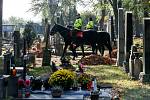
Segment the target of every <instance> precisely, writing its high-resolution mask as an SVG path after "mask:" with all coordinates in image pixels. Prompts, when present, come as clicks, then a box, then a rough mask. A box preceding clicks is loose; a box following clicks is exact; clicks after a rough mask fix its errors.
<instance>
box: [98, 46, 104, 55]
mask: <svg viewBox="0 0 150 100" xmlns="http://www.w3.org/2000/svg"><path fill="white" fill-rule="evenodd" d="M97 46H98V50H99V52H100V54H101V56H103V55H104V45H102V44H98V45H97Z"/></svg>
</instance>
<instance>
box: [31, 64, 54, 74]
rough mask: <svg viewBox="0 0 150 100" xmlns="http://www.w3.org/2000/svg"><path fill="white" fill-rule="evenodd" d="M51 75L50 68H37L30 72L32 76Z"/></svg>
mask: <svg viewBox="0 0 150 100" xmlns="http://www.w3.org/2000/svg"><path fill="white" fill-rule="evenodd" d="M50 73H52V70H51V67H50V66H43V67H37V68H34V69H30V70H29V71H28V74H29V75H31V76H42V75H45V74H50Z"/></svg>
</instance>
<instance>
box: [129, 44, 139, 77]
mask: <svg viewBox="0 0 150 100" xmlns="http://www.w3.org/2000/svg"><path fill="white" fill-rule="evenodd" d="M133 52H137V47H136V46H135V45H132V46H131V54H130V58H129V75H130V76H132V77H133V75H134V74H133V70H134V58H135V56H134V53H133Z"/></svg>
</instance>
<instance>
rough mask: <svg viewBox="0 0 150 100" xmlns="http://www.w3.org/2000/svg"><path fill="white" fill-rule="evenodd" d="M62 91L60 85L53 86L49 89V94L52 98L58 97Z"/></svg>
mask: <svg viewBox="0 0 150 100" xmlns="http://www.w3.org/2000/svg"><path fill="white" fill-rule="evenodd" d="M62 93H63V90H62V88H61V86H54V87H52V89H51V94H52V96H53V97H54V98H60V97H61V95H62Z"/></svg>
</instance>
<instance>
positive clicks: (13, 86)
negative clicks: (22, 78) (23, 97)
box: [7, 75, 19, 97]
mask: <svg viewBox="0 0 150 100" xmlns="http://www.w3.org/2000/svg"><path fill="white" fill-rule="evenodd" d="M18 78H19V75H16V76H10V77H9V78H8V86H7V89H8V90H7V92H8V93H7V94H8V96H12V97H17V95H18Z"/></svg>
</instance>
